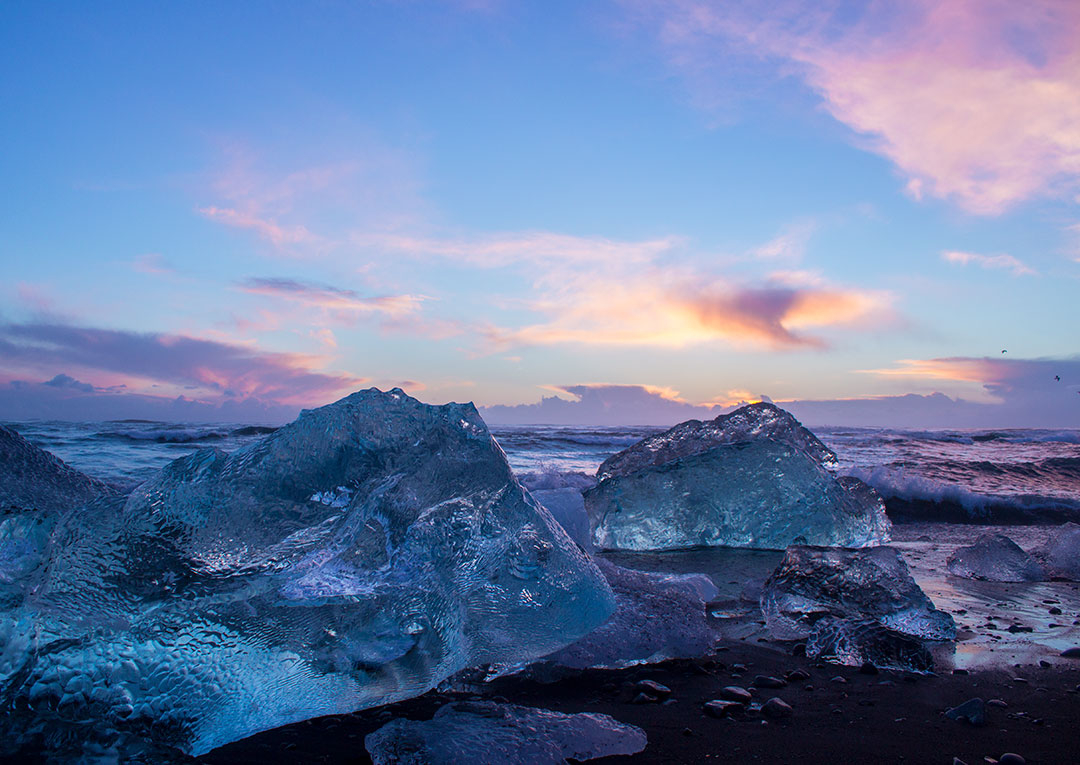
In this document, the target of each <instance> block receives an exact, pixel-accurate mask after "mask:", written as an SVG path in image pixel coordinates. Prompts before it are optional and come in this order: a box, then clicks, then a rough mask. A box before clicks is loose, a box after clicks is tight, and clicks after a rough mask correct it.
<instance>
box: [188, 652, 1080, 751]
mask: <svg viewBox="0 0 1080 765" xmlns="http://www.w3.org/2000/svg"><path fill="white" fill-rule="evenodd" d="M734 664H744V665H746V668H747V669H746V671H745V672H741V673H740V672H737V671H735V670H733V669H732V665H734ZM1051 664H1052V666H1050V667H1040V666H1038V665H1034V666H1032V665H1024V666H1021V667H1015V668H1009V669H1007V670H1005V669H994V670H983V671H979V672H972V673H971V674H968V675H962V674H961V675H954V674H945V675H942V676H914V675H904V674H902V673H892V672H884V671H883V672H881V673H880V674H877V675H865V674H860V672H859V671H858V670H857V669H855V668H850V667H837V666H833V665H825V664H819V663H816V662H813V661H810V660H808V659H806V658H805V657H795V656H789V655H786V654H784V653H781V652H779V651H778V650H776V648H775V647H766V646H763V645H756V644H752V643H736V644H729V647H728V648H727V649H724V648H721V649H720V650H719V651H718V652H717V653H716V654H715V655H714V657H713V658H712V659H708V660H700V661H670V662H666V663H663V664H657V665H652V666H644V667H634V668H630V669H625V670H617V671H604V670H589V671H586V672H583V673H582V674H580V675H578V676H576V677H571V678H567V679H564V680H561V681H559V682H556V683H551V684H541V683H538V682H535V681H531V680H525V679H521V678H502V679H499V680H496V681H494V682H492V683H489V684H486V685H483V686H478V687H477V690H478V691H480V693H479V694H470V693H455V694H439V693H435V692H431V693H428V694H426V695H424V696H422V697H420V698H417V699H411V700H409V701H406V702H402V703H399V704H394V705H391V706H387V707H382V708H378V709H373V710H368V711H364V712H358V713H356V714H352V715H345V716H337V717H324V718H320V719H318V720H311V721H308V722H304V723H299V724H297V725H291V726H288V727H285V728H279V729H277V730H273V731H268V732H266V733H262V734H259V735H257V736H252V737H251V738H248V739H245V740H243V741H239V742H236V743H234V744H230V745H229V746H225V747H222V748H220V749H217V750H215V751H214V752H211V753H210V754H208V755H206V756H204V757H202V758H200V760H199V761H200V762H203V763H207V764H208V765H209V763H221V764H222V765H225V764H226V763H258V765H266V763H268V762H326V763H356V762H361V763H362V762H369V761H370V760H369V758H368V756H367V752H366V751H365V750H364V736H365V735H367V734H368V733H370V732H372V731H374V730H376V729H377V728H378V727H380V726H381V725H383V724H384V723H386V722H387V721H389V720H390V719H392V718H393V717H397V716H400V717H408V718H412V719H417V720H420V719H428V718H430V717H431V715H432V714H434V713H435V710H437V709H438V708H439V707H440V706H441V705H442V704H444V703H446V702H447V701H452V700H455V699H462V698H476V697H477V696H479V695H482V696H484V697H486V698H492V697H496V698H497V699H498V700H500V701H511V702H513V703H516V704H524V705H529V706H536V707H542V708H545V709H552V710H556V711H559V712H602V713H604V714H608V715H611V716H612V717H614V718H616V719H617V720H620V721H622V722H626V723H632V724H634V725H638V726H640V727H641V728H643V729H645V731H646V733H647V734H648V737H649V745H648V747H647V748H646V749H645V751H644V752H642V753H641V754H638V755H635V756H633V757H609V758H605V759H601V760H592V761H591V762H596V763H616V762H627V763H630V762H633V763H695V762H763V763H803V762H806V763H878V762H880V763H943V765H951V763H952V758H953V757H959V758H960V759H961V760H963V761H964V762H966V763H968V764H969V765H975V763H983V762H984V759H983V758H984V757H992V758H995V759H996V758H997V757H1000V756H1001V755H1002V754H1003V753H1005V752H1015V753H1017V754H1020V755H1022V756H1023V757H1025V758H1026V760H1027V762H1029V763H1076V762H1080V694H1078V693H1077V684H1078V683H1080V659H1065V658H1058V659H1055V660H1054V661H1052V662H1051ZM797 668H803V669H805V670H807V671H808V672H809V673H810V679H809V680H805V681H798V682H795V683H793V684H791V685H788V686H787V687H785V688H781V689H779V690H760V691H754V694H755V697H756V699H757V700H759V701H762V702H764V701H766V700H767V699H769V698H771V697H773V696H778V697H780V698H781V699H783V700H784V701H786V702H788V703H789V704H790V705H791V706H792V707H793V708H794V715H793V716H792V717H790V718H787V719H785V720H780V721H772V720H770V721H767V722H766V721H763V720H762V718H761V717H746V718H744V719H741V720H730V719H714V718H712V717H707V716H706V715H705V714H704V713H703V711H702V707H703V705H704V704H705V702H707V701H709V700H711V699H714V698H717V697H718V691H719V690H720V689H721V688H723V687H724V686H728V685H740V686H743V687H747V688H749V687H750V686H751V684H752V682H753V680H754V677H755V676H756V675H759V674H762V675H775V676H781V677H782V676H783V675H784V674H785V673H786V672H788V671H790V670H793V669H797ZM837 676H841V677H844V678H846V680H847V682H846V683H838V682H833V681H832V678H834V677H837ZM646 678H649V679H653V680H656V681H657V682H660V683H663V684H664V685H666V686H668V687H670V688H671V689H672V691H673V694H672V698H673V699H674V701H673V702H671V703H667V704H633V703H630V699H631V698H632V697H633V696H634V693H633V692H632V691H631V686H632V684H633V683H634V682H636V681H638V680H641V679H646ZM807 686H811V688H807ZM976 696H977V697H981V698H982V699H983V700H986V701H988V700H990V699H1000V700H1002V701H1004V702H1006V703H1007V704H1008V707H1007V708H996V707H991V708H988V709H987V724H986V725H985V726H984V727H980V728H976V727H972V726H971V725H969V724H967V723H960V722H954V721H952V720H949V719H947V718H946V717H945V716H944V711H945V709H946V708H948V707H953V706H956V705H958V704H961V703H963V702H964V701H966V700H968V699H970V698H972V697H976Z"/></svg>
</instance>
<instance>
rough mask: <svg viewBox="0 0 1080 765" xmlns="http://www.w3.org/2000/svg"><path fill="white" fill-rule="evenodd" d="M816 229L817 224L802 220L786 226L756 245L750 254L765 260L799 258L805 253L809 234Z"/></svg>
mask: <svg viewBox="0 0 1080 765" xmlns="http://www.w3.org/2000/svg"><path fill="white" fill-rule="evenodd" d="M816 229H817V225H816V224H814V223H812V222H808V221H804V222H801V223H796V224H793V225H791V226H788V227H787V228H786V229H784V231H783V232H781V233H780V234H779V235H778V236H775V237H773V238H772V239H770V240H769V241H767V242H766V243H765V244H763V245H761V246H760V247H756V248H754V249H753V250H752V251H751V254H752V255H753V256H754V257H756V258H761V259H765V260H771V259H787V260H801V259H802V257H803V255H804V254H806V245H807V242H809V240H810V236H811V235H812V234H813V233H814V231H815V230H816Z"/></svg>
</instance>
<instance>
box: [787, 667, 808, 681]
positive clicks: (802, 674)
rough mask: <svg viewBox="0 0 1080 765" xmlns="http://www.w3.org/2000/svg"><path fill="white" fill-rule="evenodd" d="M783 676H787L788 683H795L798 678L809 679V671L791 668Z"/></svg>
mask: <svg viewBox="0 0 1080 765" xmlns="http://www.w3.org/2000/svg"><path fill="white" fill-rule="evenodd" d="M784 677H785V678H787V681H788V682H789V683H797V682H799V681H800V680H809V679H810V673H809V672H807V671H806V670H805V669H793V670H791V671H790V672H788V673H787V674H786V675H784Z"/></svg>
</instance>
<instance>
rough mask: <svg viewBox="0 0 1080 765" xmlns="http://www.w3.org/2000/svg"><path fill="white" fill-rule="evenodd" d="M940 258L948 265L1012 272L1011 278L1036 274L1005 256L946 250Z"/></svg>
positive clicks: (1022, 263)
mask: <svg viewBox="0 0 1080 765" xmlns="http://www.w3.org/2000/svg"><path fill="white" fill-rule="evenodd" d="M941 258H942V260H945V261H946V262H948V263H958V264H960V265H962V266H966V265H976V266H979V267H981V268H993V269H1007V270H1009V271H1012V273H1013V276H1034V275H1035V273H1036V272H1035V270H1034V269H1032V268H1031V267H1030V266H1028V265H1027V264H1025V263H1024V262H1023V261H1021V260H1018V259H1017V258H1014V257H1013V256H1012V255H1006V254H1000V255H980V254H978V253H975V252H961V251H958V250H946V251H945V252H943V253H941Z"/></svg>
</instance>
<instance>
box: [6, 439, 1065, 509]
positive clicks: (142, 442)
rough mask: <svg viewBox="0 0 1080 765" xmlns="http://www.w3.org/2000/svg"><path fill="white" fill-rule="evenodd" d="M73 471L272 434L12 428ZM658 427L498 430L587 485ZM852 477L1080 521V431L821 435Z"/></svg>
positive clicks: (948, 501)
mask: <svg viewBox="0 0 1080 765" xmlns="http://www.w3.org/2000/svg"><path fill="white" fill-rule="evenodd" d="M8 424H9V425H10V426H11V427H13V428H14V429H15V430H17V431H19V432H20V433H22V435H24V436H25V437H26V438H28V439H29V440H30V441H32V442H33V443H35V444H37V445H38V446H40V447H42V448H43V449H46V450H48V451H50V452H52V453H54V454H56V455H57V456H58V457H60V458H61V459H63V460H64V461H65V462H67V463H69V464H70V465H72V466H73V467H75V468H78V469H79V470H82V471H83V472H85V473H88V474H89V475H91V476H93V477H95V478H101V479H103V480H106V481H110V482H113V483H118V484H121V485H124V486H133V485H135V484H137V483H139V482H140V481H142V480H144V479H145V478H146V477H147V476H149V475H150V474H151V473H153V472H154V471H155V470H157V469H158V468H160V467H161V466H163V465H164V464H165V463H167V462H169V461H171V460H174V459H176V458H177V457H180V456H183V455H185V454H187V453H189V452H191V451H193V450H195V449H198V448H202V447H215V448H219V449H223V450H225V451H232V450H234V449H236V448H238V447H240V446H243V445H244V444H246V443H248V442H250V441H252V440H253V439H256V438H259V437H261V436H263V435H266V434H267V433H269V432H271V431H272V430H273V428H268V427H265V426H258V425H248V424H245V423H217V424H209V425H207V424H197V425H196V424H190V423H177V422H152V421H146V420H122V421H112V422H89V423H70V422H48V421H37V422H15V423H8ZM659 430H661V428H655V427H621V428H613V427H564V426H544V425H536V426H513V427H510V426H505V427H500V426H494V427H492V428H491V431H492V433H493V435H494V436H495V438H496V440H497V441H498V442H499V444H500V445H501V446H502V448H503V450H504V451H505V452H506V456H507V458H508V459H509V461H510V465H511V467H512V468H513V469H514V471H515V472H516V473H518V474H519V475H520V474H548V475H549V476H550V479H551V480H552V481H557V480H558V476H560V475H567V474H569V475H576V474H584V475H586V476H591V475H592V474H594V473H595V472H596V468H597V467H598V466H599V465H600V463H601V462H603V461H604V460H605V459H606V458H607V457H610V456H611V455H612V454H614V453H616V452H618V451H620V450H622V449H624V448H626V447H627V446H630V445H631V444H633V443H635V442H636V441H638V440H640V439H641V438H643V437H644V436H646V435H649V434H650V433H655V432H657V431H659ZM814 432H815V434H816V435H817V436H818V438H820V439H821V440H822V441H824V442H825V443H826V444H827V445H828V446H829V447H831V448H832V449H833V450H834V451H835V452H836V453H837V455H838V457H839V459H840V472H842V473H845V474H850V475H855V476H857V477H859V478H861V479H863V480H864V481H866V482H867V483H869V484H870V485H872V486H873V487H874V488H875V489H877V490H878V492H880V493H881V494H882V496H883V497H885V498H886V500H887V501H889V503H890V513H892V514H893V515H894V517H895V516H897V515H899V516H902V517H906V518H908V519H910V520H931V519H933V520H948V521H952V522H957V521H959V522H975V523H979V522H1004V523H1016V522H1037V521H1041V522H1062V521H1067V520H1077V521H1080V430H969V431H958V430H940V431H925V430H917V431H915V430H890V429H880V428H815V429H814Z"/></svg>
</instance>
